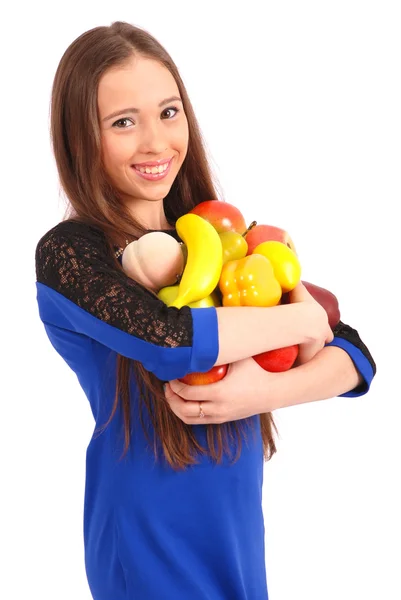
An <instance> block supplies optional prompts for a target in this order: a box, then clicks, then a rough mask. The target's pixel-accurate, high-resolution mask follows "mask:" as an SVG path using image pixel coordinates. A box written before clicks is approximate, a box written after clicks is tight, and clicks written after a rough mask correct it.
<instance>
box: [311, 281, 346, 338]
mask: <svg viewBox="0 0 401 600" xmlns="http://www.w3.org/2000/svg"><path fill="white" fill-rule="evenodd" d="M302 283H303V284H304V286H305V287H306V289H307V290H308V292H309V293H310V294H311V296H313V297H314V299H315V300H316V301H317V302H319V304H320V305H321V306H323V308H324V309H325V311H326V312H327V316H328V318H329V325H330V327H331V328H332V329H334V327H335V326H336V325H337V323H338V322H339V320H340V318H341V315H340V307H339V305H338V300H337V298H336V296H335V295H334V294H332V292H329V290H326V289H325V288H322V287H319V286H318V285H314V284H313V283H309V282H308V281H302Z"/></svg>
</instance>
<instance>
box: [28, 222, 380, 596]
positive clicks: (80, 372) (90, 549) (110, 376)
mask: <svg viewBox="0 0 401 600" xmlns="http://www.w3.org/2000/svg"><path fill="white" fill-rule="evenodd" d="M169 233H171V234H172V235H173V236H175V237H176V239H179V238H177V235H176V233H175V231H174V230H172V231H170V232H169ZM35 258H36V279H37V280H36V286H37V302H38V307H39V315H40V318H41V320H42V322H43V324H44V327H45V329H46V332H47V335H48V337H49V340H50V342H51V344H52V345H53V347H54V348H55V350H56V351H57V352H58V353H59V354H60V355H61V356H62V358H63V359H64V360H65V362H66V363H67V364H68V365H69V367H70V368H71V369H72V370H73V371H74V372H75V373H76V375H77V378H78V381H79V384H80V385H81V387H82V389H83V390H84V392H85V394H86V396H87V398H88V401H89V403H90V406H91V410H92V414H93V417H94V421H95V424H96V425H95V429H94V432H93V435H92V438H91V439H90V441H89V445H88V448H87V453H86V483H85V496H84V523H83V526H84V532H83V533H84V549H85V567H86V573H87V578H88V584H89V587H90V590H91V593H92V596H93V598H94V600H267V599H268V590H267V582H266V569H265V545H264V544H265V529H264V521H263V512H262V484H263V466H264V460H263V444H262V437H261V431H260V423H259V417H258V416H254V417H252V418H250V419H247V420H245V434H244V435H243V436H242V446H241V456H240V458H239V460H237V462H235V463H233V462H232V460H230V459H229V458H228V457H227V456H224V458H223V461H222V463H221V464H219V465H216V464H215V463H214V462H213V461H212V460H211V459H210V458H209V457H208V456H199V459H198V464H196V465H193V466H191V467H187V468H186V469H185V470H184V471H175V470H173V469H172V468H171V467H170V466H169V465H168V463H167V462H166V461H165V460H163V459H161V460H159V461H156V460H155V457H154V454H153V449H152V448H151V447H150V446H149V443H148V440H147V439H146V437H145V434H144V431H143V428H142V425H141V422H140V419H139V414H138V413H139V404H138V390H137V388H136V385H135V382H132V383H131V384H130V385H131V387H130V393H131V419H132V436H131V445H130V449H129V451H128V453H127V455H126V457H125V458H124V459H122V460H120V458H121V455H122V452H123V448H124V439H123V435H122V427H123V418H122V414H121V412H120V408H119V409H118V410H117V413H116V415H115V417H114V418H113V420H112V421H111V423H110V425H109V426H108V427H107V428H106V429H105V430H104V432H103V433H102V434H101V435H99V433H98V432H96V433H95V431H96V429H97V428H98V427H100V426H101V425H103V424H104V423H105V422H106V421H107V419H108V417H109V415H110V413H111V409H112V406H113V402H114V395H115V386H116V359H117V354H121V355H123V356H126V357H129V358H132V359H135V360H139V361H140V362H141V363H142V364H143V365H144V366H145V367H146V368H147V369H148V370H149V371H151V372H153V373H154V374H155V375H156V376H157V377H158V378H159V379H161V380H163V381H168V380H170V379H175V378H179V377H183V376H184V375H185V374H187V373H189V372H193V371H206V370H208V369H210V368H211V367H212V366H213V365H214V363H215V361H216V358H217V355H218V327H217V314H216V310H215V308H204V309H190V308H189V307H183V308H182V309H180V310H178V309H176V308H167V307H166V306H165V305H164V303H162V302H161V301H160V300H159V299H158V298H155V297H154V296H153V295H152V294H150V293H149V292H148V291H147V290H146V289H145V288H143V287H142V286H140V285H139V284H138V283H137V282H135V281H133V280H132V279H131V278H129V277H127V276H126V275H125V274H124V273H121V272H120V271H119V270H118V269H116V266H115V260H116V259H115V257H114V256H113V254H112V252H111V251H110V247H109V246H108V244H107V243H106V239H105V237H104V235H103V233H102V232H101V231H100V230H98V229H96V228H95V227H93V226H89V225H87V224H84V223H77V222H74V221H63V222H61V223H59V224H58V225H56V226H55V227H53V228H52V229H51V230H50V231H48V232H47V233H46V234H45V235H44V236H43V237H42V238H41V239H40V241H39V242H38V244H37V247H36V256H35ZM331 345H338V346H340V347H342V348H343V349H344V350H345V351H346V352H348V354H349V355H350V356H351V357H352V359H353V361H354V363H355V365H356V367H357V368H358V370H359V371H360V372H361V373H362V375H363V377H364V383H363V384H362V386H360V387H359V388H358V389H356V390H353V391H351V392H348V393H347V394H343V395H344V396H356V395H362V394H364V393H366V392H367V391H368V389H369V386H370V382H371V380H372V378H373V376H374V374H375V371H376V366H375V363H374V361H373V358H372V357H371V355H370V353H369V351H368V349H367V348H366V346H365V345H364V344H363V342H362V341H361V340H360V338H359V335H358V333H357V332H356V331H355V330H353V329H352V328H350V327H349V326H348V325H344V324H343V323H341V324H340V325H339V327H338V330H337V332H336V337H335V338H334V341H333V342H332V344H331ZM142 418H143V419H144V422H145V425H146V427H147V428H148V431H149V432H150V434H151V433H152V427H151V423H150V421H149V419H147V416H146V414H143V415H142ZM193 431H194V433H195V435H196V438H197V439H198V440H199V442H200V443H201V444H202V445H203V446H205V447H207V444H206V426H205V425H202V424H199V425H194V426H193ZM235 444H236V443H235ZM235 444H233V455H232V456H235V451H236V445H235Z"/></svg>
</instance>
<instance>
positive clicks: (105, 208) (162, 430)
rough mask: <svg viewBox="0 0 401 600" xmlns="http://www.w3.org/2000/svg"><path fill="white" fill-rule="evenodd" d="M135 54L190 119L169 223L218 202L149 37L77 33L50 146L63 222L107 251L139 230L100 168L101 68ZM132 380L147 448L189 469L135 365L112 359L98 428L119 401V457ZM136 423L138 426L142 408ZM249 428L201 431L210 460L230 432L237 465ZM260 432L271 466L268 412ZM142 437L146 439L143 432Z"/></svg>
mask: <svg viewBox="0 0 401 600" xmlns="http://www.w3.org/2000/svg"><path fill="white" fill-rule="evenodd" d="M134 55H137V56H142V57H144V58H150V59H153V60H156V61H158V62H159V63H160V64H162V65H164V67H166V68H167V69H168V70H169V71H170V73H171V74H172V76H173V77H174V79H175V81H176V83H177V86H178V88H179V92H180V96H181V99H182V102H183V108H184V111H185V114H186V117H187V120H188V127H189V142H188V151H187V155H186V158H185V160H184V163H183V165H182V167H181V169H180V171H179V173H178V175H177V177H176V179H175V181H174V183H173V185H172V187H171V189H170V191H169V193H168V195H167V196H166V198H164V209H165V214H166V217H167V219H168V221H169V222H170V223H171V225H174V224H175V221H176V220H177V219H178V217H180V216H181V215H183V214H185V213H187V212H188V211H189V210H191V208H193V207H194V206H195V205H196V204H198V203H199V202H202V201H204V200H211V199H217V194H216V188H215V184H214V181H213V177H212V173H211V170H210V167H209V165H208V161H207V157H206V151H205V147H204V143H203V140H202V135H201V132H200V128H199V125H198V122H197V119H196V117H195V114H194V111H193V108H192V105H191V102H190V100H189V98H188V94H187V92H186V89H185V86H184V84H183V82H182V80H181V77H180V74H179V72H178V69H177V67H176V65H175V64H174V62H173V60H172V59H171V57H170V56H169V54H168V53H167V51H166V50H165V49H164V48H163V47H162V46H161V44H160V43H159V42H158V41H157V40H156V39H155V38H154V37H153V36H152V35H150V34H149V33H148V32H147V31H145V30H143V29H140V28H138V27H134V26H132V25H130V24H129V23H124V22H120V21H117V22H114V23H113V24H112V25H111V26H108V27H107V26H102V27H95V28H94V29H91V30H89V31H87V32H85V33H83V34H82V35H81V36H79V37H78V38H77V39H76V40H75V41H74V42H73V43H72V44H71V45H70V46H69V47H68V48H67V50H66V51H65V53H64V54H63V56H62V58H61V60H60V63H59V65H58V68H57V71H56V74H55V78H54V82H53V89H52V96H51V141H52V148H53V153H54V157H55V161H56V165H57V169H58V174H59V179H60V185H61V187H62V189H63V191H64V193H65V196H66V198H67V211H66V213H65V215H64V218H63V220H65V219H72V220H79V221H84V222H87V223H88V224H90V225H93V226H95V227H98V228H100V229H101V230H102V231H103V232H104V234H105V236H106V239H107V241H108V244H109V246H110V251H111V252H112V251H113V246H114V245H117V246H120V247H122V246H124V245H125V240H128V241H132V240H135V239H138V237H140V236H141V235H143V234H144V233H145V230H144V229H143V227H142V226H141V224H140V223H139V222H137V221H136V220H135V219H134V218H133V216H132V215H131V214H130V213H129V211H128V209H127V208H126V207H125V205H124V203H123V202H121V201H120V199H119V197H118V194H117V192H116V191H115V190H114V189H113V187H112V186H111V185H110V183H109V181H108V180H107V176H106V174H105V172H104V169H103V168H102V156H101V138H100V127H99V116H98V105H97V91H98V84H99V80H100V78H101V76H102V75H103V74H104V73H105V72H106V70H107V69H109V68H110V67H116V66H120V65H121V66H123V65H124V64H125V63H126V62H127V61H129V60H130V59H131V58H132V57H133V56H134ZM115 262H116V269H122V267H121V265H120V263H119V262H118V260H117V259H116V261H115ZM132 374H133V375H134V376H135V379H136V382H137V384H138V389H139V391H140V402H141V408H144V407H145V408H146V410H147V413H148V415H149V416H150V419H151V422H152V425H153V427H154V432H155V437H154V440H153V445H154V448H153V449H154V453H155V456H156V459H157V458H158V450H157V444H156V441H157V440H158V441H159V442H160V443H161V447H162V450H163V453H164V456H165V459H166V460H167V462H168V463H169V464H170V465H171V467H172V468H173V469H176V470H179V469H184V468H185V467H186V466H187V465H192V464H195V463H196V462H197V461H196V460H195V456H194V451H196V452H199V453H201V454H205V453H207V451H206V449H205V448H203V447H202V446H200V444H199V443H198V441H197V439H196V438H195V436H194V434H193V430H192V427H191V426H190V425H187V424H185V423H184V422H183V421H181V419H179V418H178V417H177V416H176V415H175V414H174V413H173V412H172V410H171V409H170V407H169V405H168V403H167V402H166V400H165V397H164V392H163V386H162V382H161V381H160V380H159V379H158V378H157V377H156V376H155V375H154V374H153V373H150V372H149V371H147V370H146V369H145V368H144V367H143V366H142V364H141V363H139V362H137V361H133V360H131V359H129V358H126V357H124V356H121V355H118V356H117V382H116V394H115V399H114V405H113V409H112V412H111V415H110V417H109V419H108V421H107V423H105V425H104V426H103V427H102V428H101V430H104V428H105V427H107V425H108V424H109V423H110V421H111V419H112V418H113V416H114V415H115V413H116V410H117V407H118V403H119V399H121V403H122V414H123V420H124V439H125V446H124V455H125V453H126V452H127V450H128V448H129V445H130V439H131V422H130V389H129V383H130V378H131V375H132ZM142 403H143V404H142ZM140 418H141V422H142V426H143V427H144V424H143V421H142V410H141V411H140ZM247 424H248V419H243V420H239V421H233V422H229V423H223V424H209V425H207V426H206V427H207V441H208V447H209V452H210V456H211V457H212V458H213V459H215V460H216V461H217V462H218V463H220V462H221V459H222V455H223V452H225V453H229V452H230V445H229V443H228V442H229V439H231V440H233V439H234V438H233V431H234V432H235V434H236V436H237V440H238V450H237V455H236V457H235V460H238V458H239V455H240V452H241V430H243V428H244V427H245V426H246V425H247ZM260 426H261V434H262V439H263V450H264V458H265V460H270V458H271V457H272V456H273V454H274V453H275V452H276V446H275V443H274V438H273V428H274V429H275V431H276V433H278V432H277V428H276V425H275V423H274V421H273V417H272V414H271V413H266V414H262V415H260ZM144 431H145V433H146V435H147V432H146V429H145V427H144ZM147 437H148V435H147ZM148 440H149V441H150V438H149V437H148Z"/></svg>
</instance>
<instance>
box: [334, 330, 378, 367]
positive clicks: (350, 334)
mask: <svg viewBox="0 0 401 600" xmlns="http://www.w3.org/2000/svg"><path fill="white" fill-rule="evenodd" d="M333 333H334V335H335V336H336V337H339V338H342V339H344V340H347V341H348V342H350V343H351V344H353V345H354V346H356V347H357V348H359V350H360V351H361V352H362V354H363V355H364V356H365V357H366V358H367V359H368V361H369V362H370V364H371V366H372V369H373V374H374V375H376V363H375V361H374V360H373V357H372V355H371V353H370V352H369V350H368V348H367V347H366V346H365V344H364V343H363V341H362V340H361V338H360V337H359V334H358V332H357V330H356V329H353V328H352V327H350V326H349V325H346V324H345V323H343V322H342V321H339V322H338V323H337V325H336V326H335V327H334V329H333Z"/></svg>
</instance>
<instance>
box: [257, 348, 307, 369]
mask: <svg viewBox="0 0 401 600" xmlns="http://www.w3.org/2000/svg"><path fill="white" fill-rule="evenodd" d="M298 351H299V346H298V344H295V345H294V346H287V347H286V348H277V350H268V351H267V352H262V353H261V354H256V355H255V356H253V357H252V358H253V359H254V360H256V362H257V363H258V365H260V366H261V367H262V369H264V370H265V371H270V372H271V373H281V372H282V371H288V370H289V369H291V367H292V366H293V364H294V363H295V361H296V359H297V356H298Z"/></svg>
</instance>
